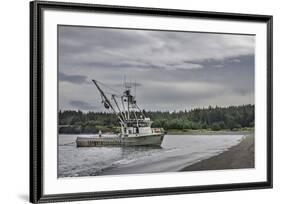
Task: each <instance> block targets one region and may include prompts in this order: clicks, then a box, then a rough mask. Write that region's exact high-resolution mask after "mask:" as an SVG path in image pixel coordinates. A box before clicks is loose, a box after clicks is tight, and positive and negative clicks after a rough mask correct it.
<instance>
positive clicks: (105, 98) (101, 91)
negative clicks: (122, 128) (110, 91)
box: [92, 79, 125, 125]
mask: <svg viewBox="0 0 281 204" xmlns="http://www.w3.org/2000/svg"><path fill="white" fill-rule="evenodd" d="M92 81H93V83H94V84H95V85H96V87H97V89H98V90H99V92H100V94H101V95H102V98H103V99H104V100H105V101H103V103H105V104H106V105H108V106H109V107H110V108H111V109H112V110H113V112H114V113H115V115H116V116H117V117H118V119H119V120H120V121H121V123H122V124H123V125H125V123H124V121H123V118H122V117H120V116H119V115H118V113H117V112H116V111H115V109H114V107H113V106H112V105H111V103H110V101H109V100H108V98H107V97H106V95H105V94H104V92H103V90H102V89H101V88H100V86H99V85H98V83H97V82H96V80H94V79H92ZM118 109H119V108H118Z"/></svg>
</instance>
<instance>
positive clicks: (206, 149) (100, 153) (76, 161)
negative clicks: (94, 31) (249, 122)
mask: <svg viewBox="0 0 281 204" xmlns="http://www.w3.org/2000/svg"><path fill="white" fill-rule="evenodd" d="M77 136H81V135H64V134H60V135H59V146H58V148H59V149H58V153H59V155H58V176H59V177H76V176H98V175H118V174H137V173H153V172H175V171H179V170H181V169H182V168H184V167H186V166H188V165H191V164H194V163H196V162H198V161H201V160H204V159H207V158H209V157H212V156H214V155H217V154H219V153H221V152H223V151H225V150H227V149H228V148H230V147H231V146H234V145H236V144H238V143H239V142H240V141H241V140H242V139H243V135H166V136H165V137H164V140H163V143H162V147H161V148H149V147H85V148H77V147H76V144H75V139H76V137H77Z"/></svg>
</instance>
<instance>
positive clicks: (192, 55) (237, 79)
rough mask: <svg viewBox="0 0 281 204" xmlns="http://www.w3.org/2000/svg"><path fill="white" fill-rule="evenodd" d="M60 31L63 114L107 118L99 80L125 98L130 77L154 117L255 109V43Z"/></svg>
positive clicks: (186, 35) (203, 36)
mask: <svg viewBox="0 0 281 204" xmlns="http://www.w3.org/2000/svg"><path fill="white" fill-rule="evenodd" d="M58 32H59V109H61V110H69V109H72V110H77V109H79V110H83V111H89V110H91V111H104V107H103V105H102V104H101V99H100V95H99V93H98V91H97V89H96V87H95V86H94V84H93V83H92V82H91V79H96V80H98V81H101V82H103V83H105V84H107V85H109V86H112V87H113V88H114V89H116V90H120V92H121V91H122V83H123V81H124V76H126V80H127V81H132V82H135V81H136V82H137V83H138V86H137V101H138V104H139V105H140V107H141V108H144V109H146V110H168V111H174V110H176V111H178V110H189V109H191V108H195V107H208V106H209V105H211V106H216V105H217V106H229V105H242V104H254V66H255V64H254V63H255V60H254V54H255V37H254V36H250V35H231V34H211V33H195V32H168V31H147V30H128V29H110V28H94V27H74V26H59V31H58ZM104 88H105V87H104ZM105 91H107V92H110V91H111V90H110V89H108V88H105Z"/></svg>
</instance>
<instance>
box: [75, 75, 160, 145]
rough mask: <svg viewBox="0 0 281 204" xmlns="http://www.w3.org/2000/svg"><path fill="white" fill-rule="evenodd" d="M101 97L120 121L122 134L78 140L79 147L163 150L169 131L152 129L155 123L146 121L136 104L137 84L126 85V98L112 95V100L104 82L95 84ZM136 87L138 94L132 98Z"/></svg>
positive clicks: (103, 102) (148, 119) (121, 95)
mask: <svg viewBox="0 0 281 204" xmlns="http://www.w3.org/2000/svg"><path fill="white" fill-rule="evenodd" d="M92 82H93V83H94V85H95V86H96V88H97V89H98V91H99V93H100V95H101V101H102V104H103V105H104V107H105V108H106V109H109V110H111V111H112V112H113V113H114V114H115V116H116V117H117V118H118V120H119V124H120V133H118V134H115V135H108V134H102V133H101V131H99V134H98V135H97V136H92V137H77V139H76V145H77V147H98V146H161V143H162V141H163V138H164V136H165V131H164V129H163V128H160V127H159V128H152V127H151V125H152V123H153V121H152V120H150V118H149V117H146V115H145V113H144V111H142V110H141V109H140V108H139V106H138V104H137V101H136V83H126V82H124V89H125V90H124V91H123V93H122V94H120V95H117V94H111V97H108V96H107V95H108V94H106V93H105V91H103V90H102V88H101V86H100V84H101V82H99V81H97V80H94V79H93V80H92ZM133 85H134V88H135V94H134V95H133V94H132V87H133Z"/></svg>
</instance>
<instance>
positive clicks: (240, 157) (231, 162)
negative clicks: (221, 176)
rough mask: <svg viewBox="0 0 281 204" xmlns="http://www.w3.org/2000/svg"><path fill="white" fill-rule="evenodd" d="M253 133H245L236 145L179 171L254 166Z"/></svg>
mask: <svg viewBox="0 0 281 204" xmlns="http://www.w3.org/2000/svg"><path fill="white" fill-rule="evenodd" d="M254 143H255V142H254V135H253V134H251V135H247V136H246V137H245V138H244V139H243V140H242V141H241V142H240V143H239V144H238V145H236V146H234V147H231V148H230V149H229V150H227V151H225V152H223V153H221V154H219V155H217V156H214V157H211V158H209V159H206V160H203V161H200V162H198V163H195V164H193V165H190V166H187V167H185V168H183V169H182V170H181V171H202V170H222V169H242V168H254V167H255V144H254Z"/></svg>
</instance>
